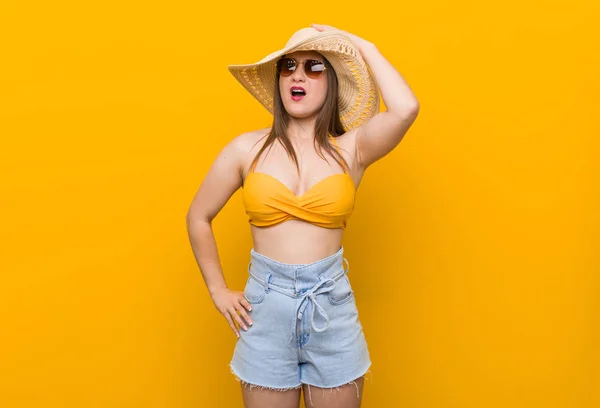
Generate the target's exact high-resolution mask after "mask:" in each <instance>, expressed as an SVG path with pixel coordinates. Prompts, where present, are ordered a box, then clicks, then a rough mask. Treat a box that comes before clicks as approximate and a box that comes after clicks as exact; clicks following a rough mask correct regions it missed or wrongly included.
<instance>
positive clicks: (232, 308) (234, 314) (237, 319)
mask: <svg viewBox="0 0 600 408" xmlns="http://www.w3.org/2000/svg"><path fill="white" fill-rule="evenodd" d="M229 312H230V313H231V316H233V318H234V319H235V321H236V322H237V323H238V324H239V325H240V327H242V328H243V329H244V330H246V331H248V327H246V324H245V323H244V322H243V321H242V318H241V317H240V315H238V314H237V313H236V311H235V307H233V306H232V307H231V309H229Z"/></svg>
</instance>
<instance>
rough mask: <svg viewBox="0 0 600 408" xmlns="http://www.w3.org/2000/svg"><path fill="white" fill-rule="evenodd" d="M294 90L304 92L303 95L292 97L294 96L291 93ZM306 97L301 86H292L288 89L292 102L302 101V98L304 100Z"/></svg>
mask: <svg viewBox="0 0 600 408" xmlns="http://www.w3.org/2000/svg"><path fill="white" fill-rule="evenodd" d="M294 89H298V90H301V91H302V92H304V95H300V96H294V94H292V91H293V90H294ZM305 96H306V90H305V89H304V88H302V87H301V86H292V87H291V88H290V97H291V98H292V100H293V101H300V100H302V98H304V97H305Z"/></svg>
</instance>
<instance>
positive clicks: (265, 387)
mask: <svg viewBox="0 0 600 408" xmlns="http://www.w3.org/2000/svg"><path fill="white" fill-rule="evenodd" d="M369 366H370V364H369ZM228 367H229V371H230V372H231V374H233V376H234V378H235V380H236V381H238V382H239V383H240V384H242V385H244V386H247V387H248V388H249V389H252V388H257V389H259V390H271V391H279V392H284V391H290V390H297V389H299V388H300V387H302V385H303V384H306V385H307V388H308V400H309V401H310V405H311V406H314V404H313V401H312V395H311V391H310V386H311V385H312V386H313V387H317V388H321V390H322V391H323V392H325V390H326V389H327V390H329V391H330V392H332V391H333V390H337V391H339V389H340V388H341V387H344V386H346V385H350V384H354V386H355V387H356V398H357V399H359V398H360V393H359V389H358V384H356V379H354V380H352V381H349V382H347V383H344V384H340V385H336V386H332V387H319V386H317V385H314V384H310V383H300V384H298V385H295V386H292V387H283V388H275V387H268V386H264V385H258V384H253V383H250V382H248V381H245V380H243V379H241V378H240V377H239V376H238V374H237V373H236V372H235V371H234V370H233V367H232V366H231V363H229V364H228ZM368 373H371V377H372V376H373V372H372V371H371V370H370V369H368V370H367V371H366V372H365V373H364V374H362V375H359V376H358V377H356V378H357V379H358V378H360V377H364V378H365V380H369V381H372V378H367V374H368Z"/></svg>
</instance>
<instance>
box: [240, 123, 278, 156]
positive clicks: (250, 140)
mask: <svg viewBox="0 0 600 408" xmlns="http://www.w3.org/2000/svg"><path fill="white" fill-rule="evenodd" d="M270 131H271V128H270V127H268V128H264V129H258V130H251V131H248V132H244V133H241V134H240V135H238V136H236V137H235V138H233V139H232V140H231V142H230V145H231V146H232V147H233V148H234V149H235V150H237V151H239V152H240V153H241V154H251V153H252V152H254V151H258V149H260V143H259V142H260V141H261V140H262V139H264V138H265V137H266V136H267V135H268V134H269V132H270Z"/></svg>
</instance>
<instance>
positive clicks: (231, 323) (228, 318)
mask: <svg viewBox="0 0 600 408" xmlns="http://www.w3.org/2000/svg"><path fill="white" fill-rule="evenodd" d="M224 316H225V319H227V322H228V323H229V325H230V326H231V330H233V332H234V333H235V335H236V336H238V337H240V333H239V332H238V330H237V328H236V327H235V324H233V321H232V320H231V317H229V313H224Z"/></svg>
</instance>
